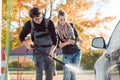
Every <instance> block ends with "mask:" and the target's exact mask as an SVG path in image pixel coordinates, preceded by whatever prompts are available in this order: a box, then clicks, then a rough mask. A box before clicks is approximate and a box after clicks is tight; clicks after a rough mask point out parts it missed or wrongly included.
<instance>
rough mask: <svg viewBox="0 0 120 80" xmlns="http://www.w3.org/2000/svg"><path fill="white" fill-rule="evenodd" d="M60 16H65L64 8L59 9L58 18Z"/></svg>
mask: <svg viewBox="0 0 120 80" xmlns="http://www.w3.org/2000/svg"><path fill="white" fill-rule="evenodd" d="M59 16H65V12H64V11H63V10H59V12H58V18H59Z"/></svg>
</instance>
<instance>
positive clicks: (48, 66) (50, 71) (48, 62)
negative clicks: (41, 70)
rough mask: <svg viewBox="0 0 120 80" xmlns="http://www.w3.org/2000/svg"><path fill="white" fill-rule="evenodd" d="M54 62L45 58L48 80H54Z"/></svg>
mask: <svg viewBox="0 0 120 80" xmlns="http://www.w3.org/2000/svg"><path fill="white" fill-rule="evenodd" d="M54 67H55V66H54V61H53V60H51V59H49V58H48V57H45V74H46V80H53V75H54Z"/></svg>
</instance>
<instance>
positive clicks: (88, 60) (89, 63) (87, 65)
mask: <svg viewBox="0 0 120 80" xmlns="http://www.w3.org/2000/svg"><path fill="white" fill-rule="evenodd" d="M102 53H103V50H88V51H84V52H82V59H81V66H82V68H83V69H87V70H88V69H93V67H94V64H95V62H96V60H97V59H98V58H99V57H100V56H101V55H102Z"/></svg>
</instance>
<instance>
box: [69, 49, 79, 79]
mask: <svg viewBox="0 0 120 80" xmlns="http://www.w3.org/2000/svg"><path fill="white" fill-rule="evenodd" d="M80 61H81V53H80V51H78V52H76V53H74V54H73V61H72V63H73V64H74V65H75V67H79V66H80ZM70 80H76V73H75V72H71V78H70Z"/></svg>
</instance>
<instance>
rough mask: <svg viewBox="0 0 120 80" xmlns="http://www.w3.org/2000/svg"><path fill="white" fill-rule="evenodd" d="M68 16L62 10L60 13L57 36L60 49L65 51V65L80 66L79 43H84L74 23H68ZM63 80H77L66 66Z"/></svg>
mask: <svg viewBox="0 0 120 80" xmlns="http://www.w3.org/2000/svg"><path fill="white" fill-rule="evenodd" d="M66 17H67V15H66V14H65V12H64V11H62V10H60V11H59V13H58V24H57V34H58V37H59V47H60V48H62V51H63V62H64V63H65V64H73V65H76V66H79V65H80V60H81V52H80V50H81V49H80V47H79V46H78V44H77V41H80V43H82V40H80V39H79V37H78V34H77V31H76V30H75V27H74V26H73V24H72V23H68V22H67V21H66ZM63 71H64V77H63V80H76V77H75V73H74V72H72V71H70V70H69V69H68V68H67V67H66V66H64V67H63Z"/></svg>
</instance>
